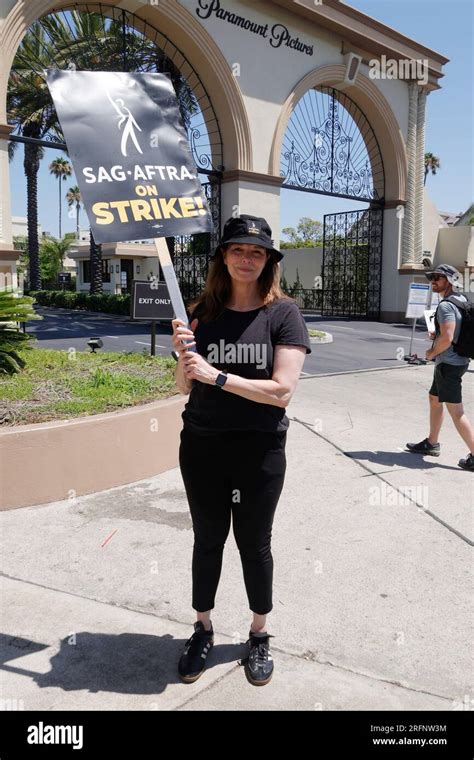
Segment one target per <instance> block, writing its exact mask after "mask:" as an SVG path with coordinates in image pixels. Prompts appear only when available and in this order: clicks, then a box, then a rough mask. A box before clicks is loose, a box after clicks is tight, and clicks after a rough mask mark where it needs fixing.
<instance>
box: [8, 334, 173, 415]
mask: <svg viewBox="0 0 474 760" xmlns="http://www.w3.org/2000/svg"><path fill="white" fill-rule="evenodd" d="M21 355H22V356H23V357H24V358H25V360H26V362H27V364H26V367H25V369H23V370H22V371H21V372H20V373H19V374H17V375H13V376H11V377H10V376H1V375H0V424H3V425H25V424H29V423H32V422H47V421H48V420H56V419H61V420H64V419H71V418H73V417H82V416H85V415H90V414H100V413H102V412H110V411H112V410H114V409H121V408H124V407H130V406H135V405H136V404H141V403H145V402H150V401H156V400H158V399H164V398H169V397H170V396H173V395H175V394H177V393H179V391H178V389H177V387H176V385H175V382H174V373H175V367H176V362H175V360H174V359H173V357H171V356H170V357H160V356H155V357H151V356H145V355H143V354H134V353H114V352H99V353H97V354H93V353H91V352H85V351H75V352H74V351H72V352H69V351H49V350H43V349H35V348H33V349H31V350H23V351H22V352H21Z"/></svg>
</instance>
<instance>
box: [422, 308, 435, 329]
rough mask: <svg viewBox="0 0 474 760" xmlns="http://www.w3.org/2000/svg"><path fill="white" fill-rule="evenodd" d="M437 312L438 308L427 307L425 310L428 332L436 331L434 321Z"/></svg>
mask: <svg viewBox="0 0 474 760" xmlns="http://www.w3.org/2000/svg"><path fill="white" fill-rule="evenodd" d="M435 313H436V309H425V311H424V315H425V322H426V329H427V330H428V332H431V333H433V332H434V331H435V323H434V315H435Z"/></svg>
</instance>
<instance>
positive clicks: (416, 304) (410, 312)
mask: <svg viewBox="0 0 474 760" xmlns="http://www.w3.org/2000/svg"><path fill="white" fill-rule="evenodd" d="M430 289H431V288H430V284H429V283H428V282H427V283H426V285H425V283H422V282H411V283H410V285H409V289H408V304H407V310H406V314H405V316H406V317H409V318H410V319H417V318H418V317H422V316H423V314H424V311H425V309H426V304H427V300H428V294H429V292H430Z"/></svg>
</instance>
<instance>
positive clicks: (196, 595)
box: [179, 427, 287, 615]
mask: <svg viewBox="0 0 474 760" xmlns="http://www.w3.org/2000/svg"><path fill="white" fill-rule="evenodd" d="M286 437H287V431H283V432H282V433H264V432H260V431H235V430H229V431H226V432H225V433H213V434H212V435H204V436H203V435H199V434H196V433H194V432H192V431H190V430H189V429H188V428H185V427H184V428H183V429H182V430H181V442H180V447H179V464H180V468H181V475H182V478H183V482H184V486H185V489H186V495H187V498H188V503H189V509H190V513H191V518H192V523H193V531H194V548H193V557H192V606H193V608H194V609H195V610H197V611H198V612H205V611H206V610H210V609H212V608H213V607H214V602H215V595H216V591H217V586H218V583H219V578H220V574H221V568H222V555H223V551H224V544H225V542H226V539H227V536H228V534H229V530H230V523H231V516H232V526H233V532H234V536H235V540H236V543H237V547H238V549H239V552H240V557H241V562H242V569H243V576H244V583H245V588H246V591H247V597H248V600H249V606H250V609H251V611H252V612H255V613H257V614H259V615H265V614H266V613H267V612H270V610H271V609H272V607H273V602H272V584H273V557H272V553H271V536H272V524H273V517H274V514H275V510H276V507H277V504H278V500H279V497H280V494H281V491H282V488H283V483H284V479H285V471H286V454H285V446H286Z"/></svg>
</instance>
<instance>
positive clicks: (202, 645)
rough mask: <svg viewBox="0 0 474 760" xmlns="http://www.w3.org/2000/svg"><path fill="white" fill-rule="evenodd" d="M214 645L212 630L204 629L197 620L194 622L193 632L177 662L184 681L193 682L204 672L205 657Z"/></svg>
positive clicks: (180, 675)
mask: <svg viewBox="0 0 474 760" xmlns="http://www.w3.org/2000/svg"><path fill="white" fill-rule="evenodd" d="M213 646H214V631H213V628H212V624H211V630H210V631H206V629H205V628H204V624H203V623H201V621H200V620H198V621H197V622H196V623H194V633H193V635H192V636H191V637H190V638H189V639H188V640H187V642H186V644H185V645H184V651H183V654H182V655H181V658H180V660H179V664H178V673H179V677H180V678H181V680H182V681H184V683H193V681H197V679H198V678H199V676H200V675H201V674H202V673H203V672H204V669H205V667H206V657H207V655H208V654H209V651H210V649H211V648H212V647H213Z"/></svg>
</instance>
